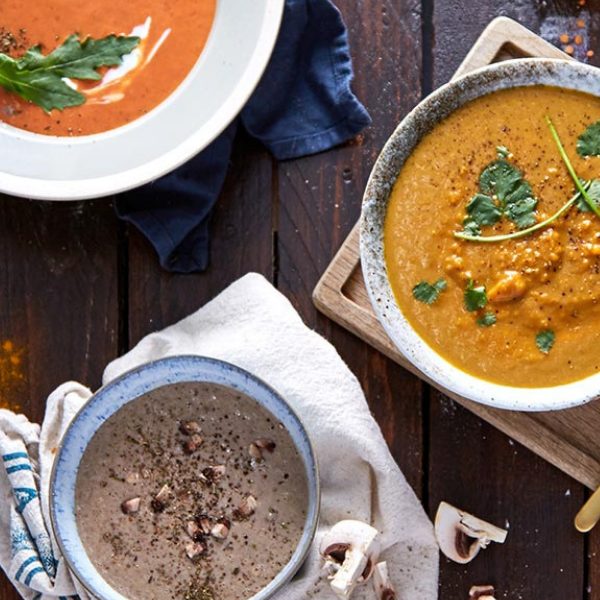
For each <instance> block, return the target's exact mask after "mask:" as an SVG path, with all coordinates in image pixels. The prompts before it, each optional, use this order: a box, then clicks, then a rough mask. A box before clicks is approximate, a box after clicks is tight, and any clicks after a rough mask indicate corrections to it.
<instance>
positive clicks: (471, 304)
mask: <svg viewBox="0 0 600 600" xmlns="http://www.w3.org/2000/svg"><path fill="white" fill-rule="evenodd" d="M487 301H488V298H487V294H486V293H485V285H480V286H479V287H473V280H472V279H469V281H468V282H467V289H466V291H465V306H466V308H467V310H468V311H469V312H472V311H474V310H477V309H478V308H484V307H485V305H486V304H487Z"/></svg>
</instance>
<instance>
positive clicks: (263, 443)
mask: <svg viewBox="0 0 600 600" xmlns="http://www.w3.org/2000/svg"><path fill="white" fill-rule="evenodd" d="M254 444H255V445H256V446H258V447H259V448H260V449H261V450H266V451H267V452H273V450H275V448H276V446H277V444H275V442H274V441H273V440H268V439H266V438H261V439H259V440H256V441H255V442H254Z"/></svg>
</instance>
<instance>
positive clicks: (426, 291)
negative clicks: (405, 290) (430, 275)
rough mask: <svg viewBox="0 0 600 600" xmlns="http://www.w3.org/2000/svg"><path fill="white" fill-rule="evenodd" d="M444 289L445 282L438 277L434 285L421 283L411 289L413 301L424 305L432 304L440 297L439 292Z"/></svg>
mask: <svg viewBox="0 0 600 600" xmlns="http://www.w3.org/2000/svg"><path fill="white" fill-rule="evenodd" d="M445 289H446V281H445V280H444V278H443V277H440V278H439V279H438V280H437V281H436V282H435V283H427V282H426V281H421V282H419V283H417V285H415V287H414V288H413V291H412V292H413V296H414V298H415V300H418V301H419V302H424V303H425V304H433V303H434V302H435V301H436V300H437V299H438V298H439V295H440V292H442V291H444V290H445Z"/></svg>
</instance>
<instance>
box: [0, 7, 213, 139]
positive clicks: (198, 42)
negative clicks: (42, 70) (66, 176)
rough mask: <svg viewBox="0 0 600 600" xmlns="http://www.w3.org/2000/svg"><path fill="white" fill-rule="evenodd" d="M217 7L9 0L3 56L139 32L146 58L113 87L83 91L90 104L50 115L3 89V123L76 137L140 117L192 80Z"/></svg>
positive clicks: (0, 19)
mask: <svg viewBox="0 0 600 600" xmlns="http://www.w3.org/2000/svg"><path fill="white" fill-rule="evenodd" d="M215 8H216V0H177V2H172V1H168V0H126V1H121V2H115V1H113V0H93V1H91V0H83V1H74V0H44V1H42V2H31V1H29V2H23V0H2V2H1V3H0V52H3V53H5V54H9V55H10V56H11V57H13V58H18V57H19V56H22V55H23V54H24V53H25V51H26V50H27V48H29V47H30V46H34V45H37V44H41V47H42V53H43V54H48V53H50V52H51V51H52V50H54V49H55V48H56V47H57V46H59V45H60V44H62V43H63V42H64V40H65V39H66V38H67V37H68V36H69V35H71V34H74V33H77V34H79V37H80V39H81V40H83V39H85V38H86V37H88V36H91V37H92V38H95V39H99V38H104V37H106V36H108V35H110V34H115V35H139V36H140V37H142V39H141V42H140V44H139V46H138V48H139V50H140V51H141V53H142V60H141V61H140V63H139V65H138V66H137V67H136V68H135V69H133V70H132V71H130V72H129V73H127V74H126V75H124V76H123V77H121V78H119V79H118V80H117V82H116V83H114V84H112V85H106V82H105V81H103V82H100V84H96V82H94V85H89V84H85V85H84V86H80V89H79V91H81V92H82V93H84V94H85V95H86V97H87V100H86V102H85V103H84V104H82V105H81V106H75V107H69V108H66V109H65V110H63V111H58V110H53V111H52V112H51V113H50V114H46V113H45V112H44V111H43V110H42V109H41V108H40V107H38V106H36V105H34V104H31V103H30V102H28V101H26V100H23V99H21V98H20V97H19V96H17V95H15V94H11V93H9V92H7V91H5V90H4V89H2V88H0V121H4V122H5V123H8V124H10V125H13V126H14V127H18V128H20V129H26V130H28V131H33V132H36V133H43V134H47V135H60V136H69V135H88V134H92V133H99V132H101V131H107V130H109V129H114V128H115V127H119V126H121V125H125V124H126V123H129V122H130V121H133V120H135V119H137V118H138V117H140V116H142V115H144V114H145V113H147V112H148V111H149V110H151V109H152V108H154V107H155V106H157V105H158V104H160V103H161V102H162V101H163V100H165V99H166V98H167V97H168V96H169V95H170V94H171V93H172V92H173V91H174V90H175V89H176V88H177V86H178V85H179V84H180V83H181V82H182V81H183V80H184V79H185V77H186V75H187V74H188V73H189V71H190V70H191V68H192V67H193V66H194V64H195V62H196V61H197V59H198V57H199V56H200V53H201V52H202V49H203V47H204V45H205V43H206V39H207V37H208V34H209V32H210V28H211V25H212V22H213V19H214V14H215ZM148 19H149V21H148ZM144 26H146V27H147V34H146V33H145V31H144ZM140 32H142V34H141V35H140ZM105 72H106V70H105ZM78 84H80V82H78ZM82 88H83V89H82ZM94 88H96V89H94Z"/></svg>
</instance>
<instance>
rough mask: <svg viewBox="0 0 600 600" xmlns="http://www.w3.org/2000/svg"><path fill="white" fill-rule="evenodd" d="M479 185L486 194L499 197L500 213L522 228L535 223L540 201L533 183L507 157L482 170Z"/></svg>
mask: <svg viewBox="0 0 600 600" xmlns="http://www.w3.org/2000/svg"><path fill="white" fill-rule="evenodd" d="M479 187H480V188H481V191H482V192H484V194H488V195H490V196H495V197H496V198H497V199H498V203H499V206H498V210H499V211H500V215H501V216H502V215H504V216H506V217H507V218H508V219H509V220H511V221H512V222H513V223H515V224H516V225H517V227H519V228H520V229H524V228H526V227H531V225H533V224H534V223H535V213H534V211H535V207H536V206H537V202H538V201H537V200H536V199H535V198H534V196H533V191H532V189H531V185H530V184H529V183H528V182H527V181H525V180H524V179H523V176H522V173H521V171H519V169H517V167H515V166H514V165H512V164H511V163H509V162H508V161H507V160H506V158H499V159H498V160H495V161H494V162H492V163H490V164H489V165H488V166H487V167H486V168H485V169H484V170H483V171H482V172H481V175H480V176H479ZM471 202H472V201H471ZM480 225H483V223H480Z"/></svg>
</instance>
